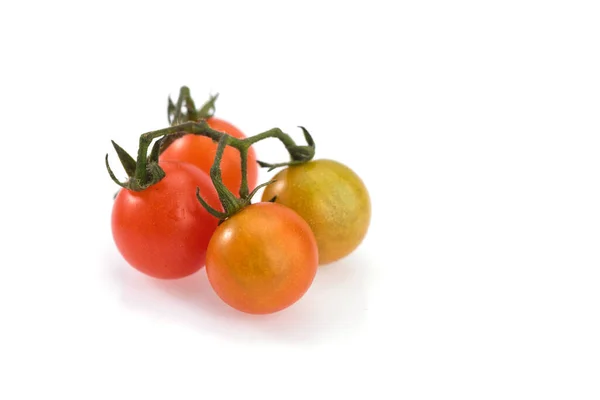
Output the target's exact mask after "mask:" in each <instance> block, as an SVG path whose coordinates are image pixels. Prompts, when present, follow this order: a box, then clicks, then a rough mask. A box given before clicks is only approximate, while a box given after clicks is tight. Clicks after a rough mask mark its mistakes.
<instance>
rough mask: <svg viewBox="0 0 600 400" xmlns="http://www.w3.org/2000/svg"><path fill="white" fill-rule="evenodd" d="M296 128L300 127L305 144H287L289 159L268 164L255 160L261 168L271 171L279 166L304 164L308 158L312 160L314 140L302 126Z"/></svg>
mask: <svg viewBox="0 0 600 400" xmlns="http://www.w3.org/2000/svg"><path fill="white" fill-rule="evenodd" d="M298 128H300V129H302V133H303V134H304V139H305V140H306V143H307V144H306V146H297V145H296V144H294V145H291V146H287V145H286V149H287V150H288V152H289V153H290V158H291V161H288V162H283V163H277V164H270V163H266V162H264V161H257V163H258V165H260V166H261V167H262V168H268V170H267V171H269V172H270V171H272V170H274V169H275V168H279V167H287V166H290V165H299V164H304V163H306V162H308V161H310V160H312V159H313V158H314V156H315V141H314V140H313V138H312V136H311V135H310V133H309V132H308V131H307V130H306V128H304V127H303V126H299V127H298Z"/></svg>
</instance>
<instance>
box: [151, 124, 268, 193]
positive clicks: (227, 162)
mask: <svg viewBox="0 0 600 400" xmlns="http://www.w3.org/2000/svg"><path fill="white" fill-rule="evenodd" d="M206 122H207V123H208V125H209V126H210V127H211V128H212V129H214V130H217V131H219V132H224V133H227V134H228V135H231V136H233V137H236V138H238V139H245V138H246V136H245V135H244V134H243V133H242V132H241V131H240V130H239V129H238V128H236V127H235V126H233V125H231V124H230V123H229V122H226V121H223V120H222V119H218V118H215V117H211V118H208V119H207V120H206ZM216 152H217V144H216V143H214V142H213V141H212V140H211V139H209V138H207V137H203V136H196V135H185V136H183V137H181V138H179V139H177V140H176V141H174V142H173V143H171V145H170V146H169V147H167V149H166V150H165V151H164V152H163V153H162V154H161V156H160V160H174V161H184V162H187V163H190V164H193V165H195V166H197V167H198V168H200V169H201V170H203V171H204V172H206V173H207V174H209V173H210V168H211V167H212V164H213V160H214V158H215V154H216ZM247 170H248V187H249V189H250V191H252V189H254V188H255V187H256V181H257V179H258V164H257V163H256V153H255V152H254V149H253V148H250V149H249V150H248V167H247ZM221 174H222V178H223V183H224V184H225V186H227V188H228V189H229V190H231V191H232V192H233V193H239V191H240V186H241V183H242V172H241V162H240V153H239V151H238V150H236V149H234V148H233V147H227V148H226V149H225V152H224V153H223V158H222V160H221Z"/></svg>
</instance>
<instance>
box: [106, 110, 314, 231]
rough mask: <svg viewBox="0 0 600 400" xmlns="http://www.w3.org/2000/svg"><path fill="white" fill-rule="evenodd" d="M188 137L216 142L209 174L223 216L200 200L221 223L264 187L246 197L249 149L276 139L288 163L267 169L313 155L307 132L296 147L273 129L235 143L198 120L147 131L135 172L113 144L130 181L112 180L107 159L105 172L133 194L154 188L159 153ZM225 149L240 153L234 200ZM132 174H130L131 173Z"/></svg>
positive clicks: (158, 177)
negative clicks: (227, 178)
mask: <svg viewBox="0 0 600 400" xmlns="http://www.w3.org/2000/svg"><path fill="white" fill-rule="evenodd" d="M178 104H179V101H178ZM303 130H304V129H303ZM187 134H192V135H198V136H204V137H207V138H210V139H211V140H213V141H215V142H218V146H217V153H216V155H215V159H214V162H213V166H212V167H211V170H210V176H211V179H212V182H213V185H214V186H215V189H216V191H217V193H218V195H219V200H220V201H221V204H222V205H223V209H224V211H225V212H223V213H221V212H219V211H217V210H215V209H213V208H210V207H209V206H208V204H207V203H206V201H204V200H202V199H201V198H200V202H201V203H202V205H203V206H204V207H205V208H206V209H207V210H208V211H209V212H210V213H211V214H213V215H215V216H218V217H219V218H220V219H221V220H223V219H225V218H228V217H229V216H231V215H233V214H235V213H236V212H238V211H239V210H241V209H242V208H244V207H245V206H246V205H248V204H250V201H251V199H252V196H253V195H254V194H255V193H256V191H257V189H259V188H260V187H263V186H264V185H265V184H263V185H260V186H259V187H257V188H255V189H254V190H253V191H252V192H251V193H249V187H248V151H249V149H250V146H252V145H253V144H255V143H257V142H259V141H261V140H264V139H267V138H277V139H279V140H280V141H281V142H282V143H283V144H284V146H285V148H286V149H287V151H288V152H289V154H290V158H291V161H289V162H287V163H280V164H269V165H277V166H282V165H293V164H299V163H303V162H307V161H309V160H310V159H312V157H313V155H314V142H313V141H312V138H311V137H310V134H308V132H306V130H304V134H305V138H306V139H307V143H308V145H307V146H306V145H304V146H299V145H296V143H295V142H294V140H293V139H292V138H291V137H290V136H289V135H287V134H286V133H284V132H283V131H282V130H281V129H279V128H273V129H270V130H268V131H265V132H262V133H259V134H258V135H255V136H251V137H248V138H245V139H238V138H235V137H233V136H230V135H227V134H226V133H223V132H219V131H217V130H214V129H212V128H211V127H210V126H209V125H208V123H207V122H206V120H200V121H198V122H195V121H190V122H185V123H183V124H180V125H175V126H170V127H168V128H164V129H159V130H156V131H150V132H146V133H144V134H142V135H141V136H140V142H139V148H138V156H137V160H135V168H134V165H133V163H132V162H133V159H131V157H130V156H129V155H128V154H126V153H125V150H123V149H121V148H120V147H118V146H117V145H116V144H114V145H115V149H119V150H121V151H120V153H122V154H119V158H120V159H121V162H122V163H123V160H124V159H125V161H126V164H127V165H126V167H127V168H126V170H127V171H128V175H130V176H129V180H128V181H127V182H126V183H120V182H119V181H118V180H117V179H116V178H115V176H114V173H113V172H112V171H111V169H110V166H109V165H108V159H106V167H107V169H108V172H109V175H110V177H111V178H112V179H113V180H114V181H115V182H116V183H117V184H118V185H120V186H122V187H124V188H126V189H129V190H133V191H141V190H144V189H146V188H148V187H150V186H152V185H154V184H155V183H157V182H159V181H160V180H161V179H162V178H163V177H164V176H165V172H164V171H163V170H162V168H161V167H160V165H159V154H160V153H162V152H163V151H164V150H165V149H166V148H167V147H168V146H169V145H170V144H171V143H172V142H173V141H174V140H176V139H177V138H180V137H181V136H183V135H187ZM155 139H159V140H158V141H157V142H155V143H154V146H153V147H152V152H151V154H150V156H148V150H149V148H150V145H151V144H152V142H153V141H154V140H155ZM227 146H231V147H233V148H235V149H237V150H238V151H239V153H240V160H241V172H242V182H241V186H240V191H239V195H240V197H239V198H237V197H236V196H235V195H234V194H233V193H232V192H231V191H230V190H229V189H227V187H226V186H225V184H224V183H223V180H222V177H221V159H222V157H223V152H224V151H225V148H226V147H227ZM118 152H119V151H118ZM259 164H261V165H265V163H261V162H259ZM132 171H133V173H131V172H132ZM267 184H268V183H267ZM198 197H199V195H198Z"/></svg>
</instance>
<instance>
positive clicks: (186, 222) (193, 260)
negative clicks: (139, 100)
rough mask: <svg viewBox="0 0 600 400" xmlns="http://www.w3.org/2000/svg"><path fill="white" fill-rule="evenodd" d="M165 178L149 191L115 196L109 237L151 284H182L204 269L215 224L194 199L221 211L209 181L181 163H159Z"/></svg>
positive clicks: (128, 192)
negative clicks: (200, 197) (198, 193)
mask: <svg viewBox="0 0 600 400" xmlns="http://www.w3.org/2000/svg"><path fill="white" fill-rule="evenodd" d="M160 166H161V167H162V168H163V170H164V171H165V174H166V176H165V177H164V178H163V179H162V180H160V181H159V182H158V183H156V184H154V185H152V186H150V187H149V188H147V189H145V190H143V191H140V192H134V191H131V190H127V189H122V190H121V191H119V193H118V195H117V197H116V199H115V202H114V205H113V210H112V233H113V238H114V240H115V243H116V245H117V248H118V249H119V251H120V252H121V254H122V255H123V257H124V258H125V260H126V261H127V262H128V263H129V264H131V265H132V266H133V267H135V268H136V269H138V270H139V271H141V272H143V273H145V274H147V275H150V276H152V277H155V278H162V279H175V278H182V277H184V276H187V275H190V274H192V273H194V272H196V271H198V270H199V269H200V268H202V266H203V265H204V261H205V259H206V249H207V247H208V242H209V241H210V237H211V236H212V234H213V232H214V231H215V229H216V228H217V225H218V220H217V218H215V217H214V216H212V215H210V214H209V213H208V212H207V211H206V210H205V209H204V208H203V207H202V206H201V205H200V203H198V200H197V199H196V187H199V188H200V191H201V193H202V195H203V196H204V198H205V199H206V201H207V202H208V203H209V204H210V205H211V206H213V207H216V208H220V206H219V199H218V196H217V193H216V191H215V189H214V186H213V185H212V182H211V180H210V178H209V177H208V175H207V174H206V173H204V172H203V171H201V170H200V169H198V168H197V167H194V166H193V165H189V164H186V163H178V162H170V161H163V162H161V163H160Z"/></svg>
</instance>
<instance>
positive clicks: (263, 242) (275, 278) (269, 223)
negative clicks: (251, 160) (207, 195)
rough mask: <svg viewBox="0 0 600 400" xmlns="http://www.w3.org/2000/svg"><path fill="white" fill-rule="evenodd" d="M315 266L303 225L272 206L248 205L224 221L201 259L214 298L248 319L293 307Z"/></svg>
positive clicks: (309, 234) (309, 235) (314, 253)
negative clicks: (245, 315) (204, 264)
mask: <svg viewBox="0 0 600 400" xmlns="http://www.w3.org/2000/svg"><path fill="white" fill-rule="evenodd" d="M317 267H318V254H317V244H316V241H315V238H314V235H313V233H312V232H311V230H310V227H309V226H308V224H307V223H306V221H304V220H303V219H302V218H301V217H300V216H298V214H296V213H295V212H293V211H292V210H290V209H289V208H287V207H284V206H282V205H279V204H274V203H258V204H253V205H250V206H248V207H246V208H244V209H243V210H242V211H240V212H239V213H237V214H235V215H233V216H232V217H231V218H229V219H227V220H225V222H223V223H222V224H221V225H220V226H219V227H218V228H217V230H216V231H215V233H214V235H213V237H212V239H211V241H210V244H209V245H208V253H207V258H206V272H207V274H208V279H209V281H210V284H211V286H212V287H213V289H214V290H215V291H216V292H217V295H218V296H219V297H220V298H221V299H222V300H223V301H225V303H227V304H229V305H230V306H231V307H233V308H235V309H237V310H239V311H243V312H246V313H250V314H270V313H274V312H277V311H280V310H283V309H284V308H287V307H289V306H291V305H292V304H294V303H295V302H296V301H298V300H299V299H300V298H301V297H302V296H303V295H304V293H306V291H307V290H308V288H309V287H310V285H311V284H312V281H313V279H314V277H315V274H316V272H317Z"/></svg>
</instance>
